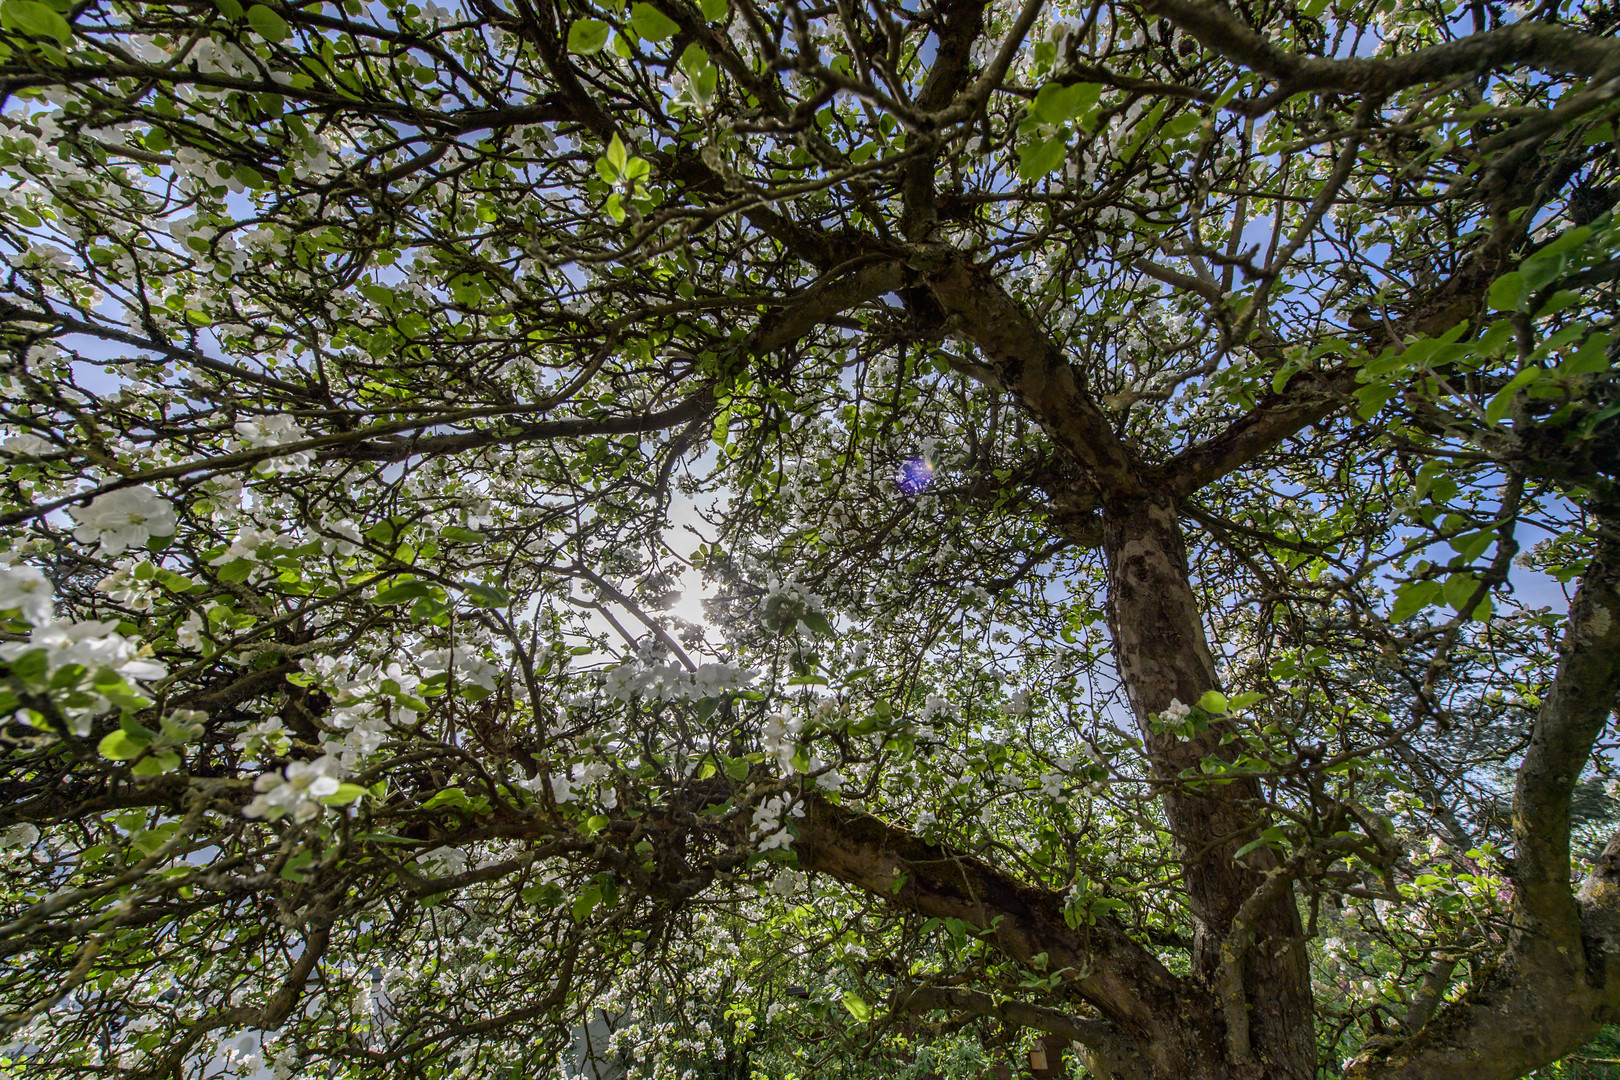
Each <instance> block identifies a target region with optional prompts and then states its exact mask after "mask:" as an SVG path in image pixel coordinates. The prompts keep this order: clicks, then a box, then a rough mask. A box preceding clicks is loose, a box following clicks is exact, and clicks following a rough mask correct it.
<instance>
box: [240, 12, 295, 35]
mask: <svg viewBox="0 0 1620 1080" xmlns="http://www.w3.org/2000/svg"><path fill="white" fill-rule="evenodd" d="M247 21H248V25H249V26H251V27H253V30H254V32H255V33H257V34H258V35H259V36H260V37H262V38H264V39H265V40H266V41H286V40H287V38H288V36H289V35H291V34H292V31H291V30H290V29H288V27H287V22H286V20H285V19H283V18H282V17H281V16H280V15H277V14H276V13H275V12H274V11H271V10H270V9H269V8H267V7H265V6H264V5H263V4H254V5H253V6H252V7H250V8H248V9H247Z"/></svg>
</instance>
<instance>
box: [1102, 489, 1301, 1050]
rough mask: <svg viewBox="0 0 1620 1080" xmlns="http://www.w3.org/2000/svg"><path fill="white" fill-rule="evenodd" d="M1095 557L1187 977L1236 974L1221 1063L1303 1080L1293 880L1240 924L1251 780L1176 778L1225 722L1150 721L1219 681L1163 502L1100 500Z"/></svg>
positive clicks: (1253, 861) (1252, 807)
mask: <svg viewBox="0 0 1620 1080" xmlns="http://www.w3.org/2000/svg"><path fill="white" fill-rule="evenodd" d="M1103 551H1104V554H1105V556H1106V558H1107V562H1108V584H1109V597H1108V600H1109V606H1108V611H1109V622H1110V630H1111V632H1112V634H1113V638H1114V655H1115V657H1116V659H1117V661H1118V664H1119V669H1120V675H1121V678H1122V680H1123V682H1124V685H1125V690H1126V693H1127V695H1128V696H1129V698H1130V702H1131V707H1132V710H1133V711H1134V713H1135V714H1136V718H1137V723H1138V725H1139V728H1140V731H1141V735H1142V739H1143V741H1144V742H1145V744H1146V747H1147V753H1148V759H1149V761H1150V762H1151V765H1152V768H1153V772H1154V777H1155V779H1157V780H1159V781H1160V782H1161V783H1162V784H1163V785H1164V787H1163V793H1162V805H1163V806H1164V812H1165V818H1166V821H1167V823H1168V825H1169V828H1170V833H1171V835H1172V836H1173V837H1174V838H1175V843H1176V845H1177V847H1178V848H1179V852H1180V859H1181V864H1182V869H1183V873H1184V875H1185V881H1186V890H1187V900H1188V904H1189V906H1190V908H1191V915H1192V919H1193V924H1194V928H1195V930H1194V946H1193V965H1194V971H1195V972H1196V974H1197V975H1198V977H1199V978H1200V980H1201V981H1202V982H1203V983H1204V985H1205V986H1208V987H1214V986H1216V985H1218V984H1219V982H1220V980H1221V978H1222V975H1223V967H1235V969H1236V970H1237V971H1238V972H1239V973H1240V975H1239V980H1238V982H1239V985H1240V987H1241V991H1240V993H1238V994H1237V995H1236V996H1235V997H1229V998H1228V1000H1226V1001H1225V1002H1224V1003H1223V1004H1224V1012H1225V1027H1226V1031H1225V1038H1224V1040H1223V1041H1224V1045H1225V1048H1226V1057H1227V1058H1228V1062H1227V1064H1228V1065H1229V1066H1230V1067H1231V1069H1232V1075H1235V1076H1255V1077H1268V1078H1270V1077H1277V1078H1288V1080H1296V1078H1297V1080H1308V1078H1310V1077H1313V1076H1315V1073H1316V1040H1315V1036H1314V1033H1313V1002H1312V996H1311V980H1310V965H1309V957H1308V955H1307V953H1306V950H1305V938H1304V930H1303V926H1302V924H1301V922H1300V917H1299V911H1298V909H1297V907H1296V905H1295V901H1294V892H1293V888H1292V887H1291V885H1289V884H1287V883H1283V884H1282V885H1281V887H1280V888H1279V887H1278V885H1277V883H1276V882H1273V883H1272V885H1271V887H1270V889H1268V890H1267V891H1268V892H1269V893H1270V894H1271V895H1270V896H1269V897H1268V896H1264V895H1263V894H1262V895H1261V897H1260V901H1261V902H1259V903H1258V905H1257V906H1258V910H1257V911H1254V912H1253V925H1252V926H1251V927H1239V926H1238V925H1237V923H1238V918H1239V913H1240V911H1241V910H1242V909H1243V907H1244V903H1245V901H1247V900H1249V898H1250V897H1251V896H1256V895H1257V894H1258V893H1260V890H1262V888H1264V887H1265V886H1266V884H1267V880H1268V878H1267V875H1268V872H1276V871H1278V867H1277V861H1276V858H1275V856H1274V855H1273V854H1272V853H1271V851H1270V849H1268V848H1263V847H1262V848H1258V849H1256V850H1255V851H1252V852H1250V853H1248V854H1247V855H1245V856H1244V857H1243V859H1242V860H1239V859H1238V858H1237V857H1236V852H1237V850H1238V849H1239V848H1240V847H1242V846H1243V844H1245V843H1246V842H1247V841H1248V840H1249V839H1250V838H1251V837H1253V835H1254V834H1255V833H1256V832H1257V831H1258V827H1260V826H1261V825H1262V824H1263V822H1262V815H1263V809H1262V804H1261V800H1260V791H1259V787H1258V785H1257V784H1256V783H1255V781H1253V780H1252V779H1241V780H1233V781H1230V782H1227V783H1223V784H1220V785H1207V786H1199V787H1196V788H1194V787H1190V786H1189V785H1187V784H1185V783H1183V782H1182V781H1181V779H1180V778H1181V777H1182V776H1183V774H1186V773H1188V772H1189V770H1190V771H1191V773H1192V774H1196V773H1197V772H1198V770H1199V764H1200V762H1202V761H1203V760H1204V759H1205V758H1206V757H1209V756H1211V755H1217V754H1220V753H1221V752H1222V750H1221V746H1220V734H1221V725H1220V724H1218V723H1217V724H1215V725H1213V726H1212V727H1211V729H1210V730H1209V731H1208V732H1207V733H1203V734H1201V735H1199V736H1197V737H1195V738H1192V739H1182V738H1180V737H1178V736H1176V735H1174V734H1169V733H1156V732H1155V731H1154V730H1153V728H1152V724H1151V719H1152V717H1153V716H1155V715H1157V714H1159V713H1161V712H1163V711H1164V710H1165V709H1166V708H1167V707H1169V705H1170V704H1171V702H1172V701H1175V700H1179V701H1181V702H1183V703H1186V704H1192V703H1195V702H1197V701H1198V699H1199V698H1200V697H1201V696H1202V695H1203V694H1204V693H1205V692H1206V691H1208V690H1213V689H1216V687H1217V685H1218V683H1217V678H1216V674H1215V665H1214V661H1213V659H1212V658H1211V655H1210V649H1209V643H1208V641H1207V640H1206V639H1205V636H1204V627H1203V618H1202V615H1201V613H1200V610H1199V606H1198V601H1197V598H1196V597H1195V596H1194V594H1193V590H1192V586H1191V583H1190V581H1189V574H1188V567H1187V556H1186V548H1185V544H1184V542H1183V539H1182V535H1181V528H1180V524H1179V522H1178V520H1177V515H1176V509H1175V505H1174V502H1173V500H1172V499H1171V498H1170V497H1169V496H1167V495H1164V494H1160V493H1152V494H1148V495H1146V496H1144V497H1140V498H1124V499H1120V498H1115V499H1111V500H1107V501H1105V502H1104V507H1103ZM1250 941H1252V944H1247V943H1248V942H1250ZM1246 944H1247V947H1245V945H1246ZM1212 1049H1213V1048H1212Z"/></svg>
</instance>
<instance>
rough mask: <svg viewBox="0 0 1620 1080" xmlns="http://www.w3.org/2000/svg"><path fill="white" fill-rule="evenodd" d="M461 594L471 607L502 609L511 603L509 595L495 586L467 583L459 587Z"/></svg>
mask: <svg viewBox="0 0 1620 1080" xmlns="http://www.w3.org/2000/svg"><path fill="white" fill-rule="evenodd" d="M461 593H462V596H464V597H465V598H466V600H467V603H469V604H471V605H472V606H473V607H481V608H503V607H508V606H510V605H511V603H512V597H511V595H510V594H509V593H508V592H507V591H506V590H505V589H503V588H500V587H499V586H497V585H479V584H475V583H469V584H467V585H463V586H462V587H461Z"/></svg>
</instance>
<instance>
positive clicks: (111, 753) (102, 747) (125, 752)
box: [96, 728, 150, 761]
mask: <svg viewBox="0 0 1620 1080" xmlns="http://www.w3.org/2000/svg"><path fill="white" fill-rule="evenodd" d="M149 741H150V740H148V739H138V738H136V737H135V736H133V735H131V734H130V733H129V732H127V731H125V730H124V729H123V728H119V729H118V730H117V731H112V732H108V733H107V734H106V735H104V736H102V739H101V742H100V743H98V744H97V746H96V749H97V750H99V751H101V756H102V757H104V758H111V759H112V760H114V761H128V760H130V759H131V758H134V757H139V756H140V753H141V751H142V750H145V749H146V746H147V743H148V742H149Z"/></svg>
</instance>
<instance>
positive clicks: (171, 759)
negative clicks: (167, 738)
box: [129, 750, 180, 776]
mask: <svg viewBox="0 0 1620 1080" xmlns="http://www.w3.org/2000/svg"><path fill="white" fill-rule="evenodd" d="M179 767H180V755H179V754H177V753H175V752H174V751H173V750H165V751H163V752H162V753H159V754H153V755H151V756H150V757H144V758H142V759H141V760H139V761H137V762H136V763H135V767H134V768H133V769H131V770H129V771H130V773H131V774H132V775H134V776H158V775H161V774H162V773H166V772H172V771H174V770H175V769H178V768H179Z"/></svg>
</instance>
